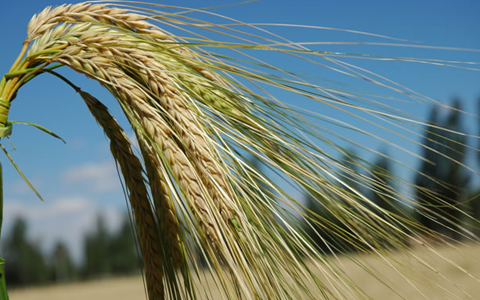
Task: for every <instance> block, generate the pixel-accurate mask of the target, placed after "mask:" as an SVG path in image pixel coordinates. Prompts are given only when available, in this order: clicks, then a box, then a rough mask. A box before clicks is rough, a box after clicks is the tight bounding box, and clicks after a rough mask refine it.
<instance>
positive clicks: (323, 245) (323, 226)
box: [304, 152, 362, 254]
mask: <svg viewBox="0 0 480 300" xmlns="http://www.w3.org/2000/svg"><path fill="white" fill-rule="evenodd" d="M339 164H340V165H343V166H344V168H342V169H340V170H339V172H338V179H339V182H337V183H335V184H336V185H338V186H339V190H342V191H343V192H345V193H347V194H348V195H346V196H345V197H346V198H349V199H350V200H349V201H360V200H359V197H358V195H357V193H358V192H361V190H362V182H361V179H360V177H359V166H360V158H359V157H357V155H356V154H355V153H353V152H345V153H344V154H343V156H342V158H341V159H340V161H339ZM340 181H341V182H340ZM344 186H348V188H347V189H345V188H344ZM345 197H340V196H339V195H338V194H335V193H334V192H332V191H331V190H329V189H325V190H323V191H308V192H307V193H305V200H304V202H305V207H306V209H307V211H308V212H309V215H310V216H311V222H312V224H311V225H305V233H306V234H307V236H309V238H310V240H311V241H312V243H313V244H314V245H315V246H316V247H317V248H318V249H319V250H321V251H323V252H324V253H326V254H330V253H348V252H352V251H355V250H357V249H359V248H362V245H361V243H358V241H355V240H352V238H351V237H352V236H353V235H352V228H353V227H352V226H358V225H359V224H348V222H346V220H343V219H339V217H338V216H341V215H342V214H341V213H338V211H337V210H340V209H347V210H352V209H354V208H353V206H352V205H351V203H348V202H347V201H346V200H345Z"/></svg>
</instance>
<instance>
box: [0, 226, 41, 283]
mask: <svg viewBox="0 0 480 300" xmlns="http://www.w3.org/2000/svg"><path fill="white" fill-rule="evenodd" d="M27 232H28V224H27V222H26V221H25V220H24V219H23V218H18V219H16V220H15V221H14V224H13V227H12V229H11V231H10V234H9V235H8V236H7V238H6V239H5V248H4V253H5V262H6V263H5V275H6V278H7V285H9V286H19V285H22V286H24V285H33V284H43V283H47V282H48V281H49V280H50V273H49V270H48V267H47V264H46V262H45V258H44V256H43V253H42V251H41V250H40V247H39V245H38V244H37V243H34V242H32V241H29V240H28V235H27Z"/></svg>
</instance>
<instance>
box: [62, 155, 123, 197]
mask: <svg viewBox="0 0 480 300" xmlns="http://www.w3.org/2000/svg"><path fill="white" fill-rule="evenodd" d="M62 179H63V180H64V181H65V182H66V183H68V184H78V183H80V184H88V185H89V186H90V187H92V188H93V189H94V190H95V191H102V192H105V191H115V190H119V189H121V186H120V182H119V178H118V174H117V170H116V167H115V164H114V163H113V161H108V162H102V163H87V164H83V165H80V166H76V167H72V168H69V169H68V170H66V171H65V172H64V173H63V176H62Z"/></svg>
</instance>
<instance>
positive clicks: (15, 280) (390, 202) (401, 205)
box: [2, 99, 480, 286]
mask: <svg viewBox="0 0 480 300" xmlns="http://www.w3.org/2000/svg"><path fill="white" fill-rule="evenodd" d="M461 109H462V107H461V102H460V101H459V100H458V99H457V100H454V101H453V102H452V104H451V105H450V108H449V109H447V110H445V109H444V112H445V113H443V114H441V113H440V111H441V109H440V107H439V106H433V107H432V108H431V112H430V116H429V118H428V122H427V125H426V127H425V128H424V136H423V140H422V141H421V146H422V148H421V149H422V150H421V152H420V153H419V155H420V156H421V159H419V164H418V169H417V170H416V173H415V176H414V178H412V180H411V182H412V183H413V195H414V197H413V198H414V201H413V202H408V201H406V198H402V197H401V195H402V193H403V191H400V190H399V188H398V186H397V185H396V184H395V183H398V180H396V179H397V177H396V176H395V174H394V172H393V170H392V169H393V166H392V160H391V159H389V156H388V153H386V152H385V151H383V152H381V151H380V152H379V153H380V154H378V157H377V158H376V159H374V160H373V162H369V161H366V160H364V159H362V158H361V157H359V156H357V155H356V154H355V153H354V152H353V151H345V152H344V155H343V157H342V158H340V159H339V162H340V164H341V165H343V166H346V167H347V169H343V170H339V172H338V174H337V175H338V178H341V179H342V184H344V185H345V186H348V187H349V188H348V189H347V190H346V192H349V191H350V194H351V196H352V197H353V199H356V197H357V196H356V193H355V192H358V194H361V195H365V197H366V198H367V199H368V200H369V202H368V203H367V204H365V208H366V209H372V210H376V211H383V212H386V214H383V215H384V216H387V217H388V214H389V213H391V214H395V215H396V216H397V219H400V220H403V222H405V228H407V227H408V226H409V224H413V222H418V223H420V224H421V225H423V229H422V230H426V231H431V232H437V233H438V234H441V235H443V236H444V237H445V236H446V237H449V238H451V239H452V240H460V239H462V238H465V237H467V233H465V231H464V230H463V229H462V228H469V229H471V231H472V232H474V233H475V234H476V235H478V236H480V230H478V226H477V224H474V223H472V221H471V220H473V219H477V220H479V219H480V197H476V195H479V194H480V188H479V187H478V186H474V184H473V182H472V180H470V177H469V174H468V172H467V171H466V169H465V168H464V167H462V165H465V164H466V163H467V162H466V158H467V154H468V152H469V151H468V148H469V147H470V148H476V149H480V145H470V146H469V145H468V144H469V143H468V140H467V135H459V134H456V132H461V133H465V132H466V131H465V128H464V126H465V125H464V124H463V119H462V116H463V114H462V113H461ZM478 127H479V128H480V121H479V123H478ZM479 135H480V134H479ZM475 157H476V158H475V160H476V161H477V163H478V164H479V165H480V152H476V156H475ZM251 167H252V168H253V169H255V170H258V171H259V172H261V173H262V175H263V174H264V173H263V172H262V170H261V169H262V163H261V162H260V161H259V160H258V159H254V158H253V159H252V160H251ZM357 175H361V176H357ZM362 178H367V179H366V180H362ZM258 184H259V185H262V184H263V183H261V182H259V183H258ZM344 190H345V189H344ZM269 193H274V192H273V191H269ZM316 197H321V196H320V195H319V194H318V193H316V192H315V191H308V193H306V194H305V196H304V202H305V207H306V210H307V211H308V212H309V214H311V215H312V216H313V218H315V219H316V220H319V221H318V222H316V223H314V224H313V226H307V225H300V226H304V229H303V232H305V234H306V235H307V236H308V237H309V239H310V241H312V243H313V244H315V245H316V246H317V248H319V249H320V250H323V251H324V253H332V252H336V253H347V252H351V251H358V250H359V249H366V248H368V247H364V246H367V245H361V244H359V243H352V239H348V238H345V237H348V236H349V234H351V227H350V226H349V224H345V223H344V222H342V220H340V219H338V217H336V215H335V214H334V213H333V212H332V211H329V210H328V209H325V207H323V206H322V205H321V204H319V203H321V202H322V199H318V198H316ZM477 198H478V199H477ZM317 200H319V201H317ZM328 201H332V199H328ZM333 201H339V202H341V201H344V200H342V199H340V198H339V199H333ZM341 204H342V205H344V208H346V209H353V208H351V207H349V204H348V203H347V202H345V203H341ZM464 212H468V214H465V213H464ZM470 216H471V217H472V218H470ZM272 219H274V217H273V216H272ZM27 225H28V224H27V223H26V221H25V220H23V219H17V220H16V221H15V222H14V225H13V227H12V229H11V232H10V233H9V234H8V236H7V237H6V238H5V239H4V240H3V241H2V243H3V247H2V254H3V255H4V258H5V260H6V264H5V272H6V276H7V284H8V285H9V286H19V285H27V284H47V283H61V282H70V281H75V280H88V279H95V278H99V277H106V276H118V275H129V274H136V273H139V272H140V270H141V262H140V260H139V259H138V256H139V253H138V250H137V247H136V243H135V236H134V233H133V230H132V227H131V225H130V219H129V216H128V215H125V217H124V219H123V222H122V225H121V226H120V228H119V229H118V230H117V231H116V232H110V231H109V230H108V229H107V226H106V224H105V219H104V218H103V217H102V216H99V217H98V218H97V222H96V227H95V230H94V231H92V232H89V233H87V234H86V235H85V236H84V243H83V260H82V262H81V263H75V262H74V261H73V259H72V257H71V254H70V252H69V249H68V247H67V246H66V245H65V244H64V243H63V242H57V244H56V245H55V246H54V247H53V250H52V251H51V253H48V254H44V253H43V252H42V251H41V250H40V248H39V245H38V244H37V243H35V242H34V241H31V240H29V238H28V235H27V233H28V226H27ZM402 242H403V243H405V245H407V244H408V241H407V240H405V241H402ZM389 243H390V241H389V240H379V241H378V245H376V246H378V247H392V248H393V247H395V245H392V244H389Z"/></svg>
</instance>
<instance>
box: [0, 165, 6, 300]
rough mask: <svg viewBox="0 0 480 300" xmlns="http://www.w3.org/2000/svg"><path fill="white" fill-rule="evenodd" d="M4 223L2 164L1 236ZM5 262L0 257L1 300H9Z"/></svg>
mask: <svg viewBox="0 0 480 300" xmlns="http://www.w3.org/2000/svg"><path fill="white" fill-rule="evenodd" d="M2 223H3V171H2V164H1V163H0V236H1V235H2ZM4 265H5V260H4V259H3V258H2V257H0V300H8V293H7V283H6V281H5V272H4V268H3V266H4Z"/></svg>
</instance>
